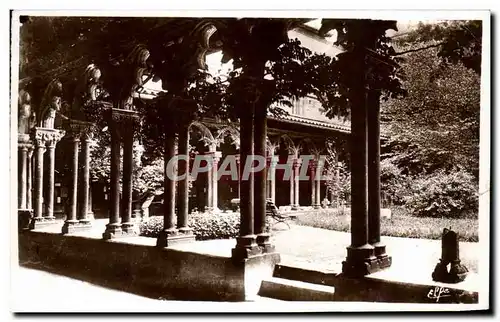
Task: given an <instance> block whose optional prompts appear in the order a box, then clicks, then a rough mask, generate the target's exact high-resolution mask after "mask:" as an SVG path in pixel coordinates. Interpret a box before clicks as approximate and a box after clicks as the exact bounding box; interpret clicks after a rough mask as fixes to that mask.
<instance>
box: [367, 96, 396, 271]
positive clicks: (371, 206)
mask: <svg viewBox="0 0 500 322" xmlns="http://www.w3.org/2000/svg"><path fill="white" fill-rule="evenodd" d="M367 108H368V241H369V243H370V244H371V245H372V246H373V247H375V256H377V258H378V260H379V263H378V264H379V265H378V266H379V267H380V268H386V267H389V266H391V257H389V256H388V255H387V254H386V250H385V245H384V244H383V243H382V242H381V240H380V206H381V204H380V93H379V92H378V91H375V90H370V91H368V95H367Z"/></svg>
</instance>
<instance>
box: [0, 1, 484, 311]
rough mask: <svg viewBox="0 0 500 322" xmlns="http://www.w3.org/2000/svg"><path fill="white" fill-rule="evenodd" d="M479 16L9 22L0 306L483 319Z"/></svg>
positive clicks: (165, 16) (15, 18) (157, 14)
mask: <svg viewBox="0 0 500 322" xmlns="http://www.w3.org/2000/svg"><path fill="white" fill-rule="evenodd" d="M490 15H491V14H490V12H489V11H474V10H470V11H459V12H458V11H457V12H454V11H442V12H440V11H431V12H423V11H414V12H411V11H404V12H403V11H401V12H398V11H385V12H382V13H381V12H375V11H374V12H370V11H358V12H352V11H345V12H344V11H341V10H340V11H327V10H325V11H262V12H256V11H246V12H245V11H238V12H231V11H203V12H196V13H193V12H189V11H150V12H133V11H128V12H120V11H105V10H102V11H78V10H73V11H69V10H68V11H61V10H59V11H48V10H46V11H42V10H38V11H35V10H33V11H29V10H12V11H11V17H10V18H11V19H10V26H11V30H10V32H11V39H10V41H11V46H10V56H11V57H10V59H11V61H10V67H11V79H10V81H11V83H10V132H9V135H10V162H11V164H10V172H11V173H10V195H11V207H10V219H11V220H10V222H11V226H10V230H9V233H10V241H11V245H10V246H11V254H10V258H11V263H10V264H11V265H10V270H11V273H10V276H11V296H12V304H11V307H10V310H11V312H14V313H37V312H51V313H62V312H66V313H67V312H81V313H88V312H110V313H126V312H144V313H147V312H177V313H192V312H220V313H230V312H240V313H241V312H281V313H287V312H290V313H293V312H345V311H350V312H364V311H365V312H366V311H385V312H386V311H389V312H400V311H403V310H405V311H439V312H454V311H480V310H488V309H491V302H490V300H491V299H490V297H491V294H490V282H491V273H492V272H491V271H490V261H491V257H490V246H491V245H490V206H489V204H490V171H491V170H490V140H491V138H490V122H491V120H490V116H491V112H490V109H491V108H490V92H489V88H490V86H491V84H490V50H491V48H490V29H491V26H490ZM4 180H5V179H4ZM491 229H493V228H491ZM49 302H50V303H49Z"/></svg>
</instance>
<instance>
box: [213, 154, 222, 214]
mask: <svg viewBox="0 0 500 322" xmlns="http://www.w3.org/2000/svg"><path fill="white" fill-rule="evenodd" d="M221 157H222V152H220V151H215V152H214V154H213V159H212V161H213V164H212V211H213V212H220V209H219V188H218V187H219V184H218V183H219V178H218V175H217V171H218V169H219V160H220V158H221Z"/></svg>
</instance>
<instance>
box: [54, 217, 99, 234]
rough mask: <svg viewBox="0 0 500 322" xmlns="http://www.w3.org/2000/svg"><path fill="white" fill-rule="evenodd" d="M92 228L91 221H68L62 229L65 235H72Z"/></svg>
mask: <svg viewBox="0 0 500 322" xmlns="http://www.w3.org/2000/svg"><path fill="white" fill-rule="evenodd" d="M90 228H92V224H91V223H90V221H81V220H66V221H65V222H64V225H63V227H62V229H61V231H62V233H63V234H71V233H76V232H79V231H86V230H89V229H90Z"/></svg>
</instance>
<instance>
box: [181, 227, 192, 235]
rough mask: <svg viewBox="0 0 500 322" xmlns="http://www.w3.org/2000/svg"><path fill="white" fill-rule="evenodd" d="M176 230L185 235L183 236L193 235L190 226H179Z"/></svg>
mask: <svg viewBox="0 0 500 322" xmlns="http://www.w3.org/2000/svg"><path fill="white" fill-rule="evenodd" d="M178 232H179V234H182V235H185V236H186V235H193V236H194V234H193V229H192V228H190V227H181V228H179V229H178Z"/></svg>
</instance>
